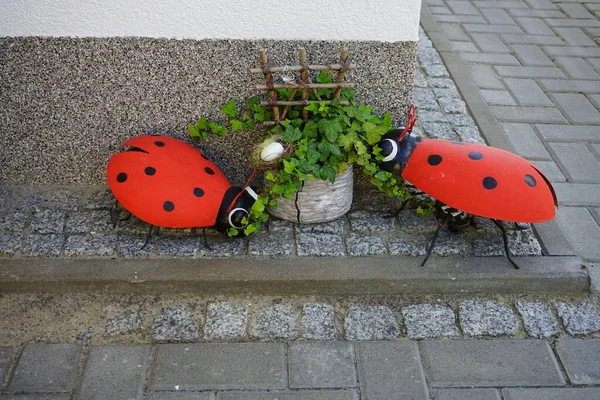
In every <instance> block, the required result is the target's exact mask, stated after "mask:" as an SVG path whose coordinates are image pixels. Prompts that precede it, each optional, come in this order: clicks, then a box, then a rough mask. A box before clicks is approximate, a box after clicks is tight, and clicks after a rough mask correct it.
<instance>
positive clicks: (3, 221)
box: [0, 211, 27, 232]
mask: <svg viewBox="0 0 600 400" xmlns="http://www.w3.org/2000/svg"><path fill="white" fill-rule="evenodd" d="M26 223H27V215H26V214H24V213H23V212H20V211H14V212H8V213H6V214H4V215H0V231H12V232H20V231H22V230H24V229H25V225H26Z"/></svg>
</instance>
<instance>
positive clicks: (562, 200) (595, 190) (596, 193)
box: [553, 183, 600, 229]
mask: <svg viewBox="0 0 600 400" xmlns="http://www.w3.org/2000/svg"><path fill="white" fill-rule="evenodd" d="M553 186H554V190H555V191H556V196H557V197H558V204H559V205H565V206H592V207H600V185H599V184H592V183H554V184H553ZM559 210H560V208H559ZM563 229H564V228H563Z"/></svg>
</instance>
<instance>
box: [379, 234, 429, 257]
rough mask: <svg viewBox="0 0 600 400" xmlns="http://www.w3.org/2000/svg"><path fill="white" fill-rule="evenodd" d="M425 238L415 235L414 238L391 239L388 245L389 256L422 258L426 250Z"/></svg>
mask: <svg viewBox="0 0 600 400" xmlns="http://www.w3.org/2000/svg"><path fill="white" fill-rule="evenodd" d="M426 245H427V238H426V237H425V236H424V235H415V237H410V236H409V237H406V238H392V239H390V241H389V243H388V247H389V249H390V254H391V255H392V256H412V257H417V256H424V255H425V254H426V252H427V250H426Z"/></svg>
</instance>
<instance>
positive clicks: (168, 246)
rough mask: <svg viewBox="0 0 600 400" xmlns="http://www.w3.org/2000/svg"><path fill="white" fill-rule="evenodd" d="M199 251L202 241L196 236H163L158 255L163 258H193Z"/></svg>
mask: <svg viewBox="0 0 600 400" xmlns="http://www.w3.org/2000/svg"><path fill="white" fill-rule="evenodd" d="M203 245H204V244H203ZM199 249H200V240H199V238H198V237H196V236H161V237H160V240H159V243H158V254H159V255H162V256H173V257H184V256H187V257H192V256H195V255H197V254H198V250H199Z"/></svg>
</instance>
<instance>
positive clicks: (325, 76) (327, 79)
mask: <svg viewBox="0 0 600 400" xmlns="http://www.w3.org/2000/svg"><path fill="white" fill-rule="evenodd" d="M317 82H318V83H331V82H333V79H332V78H331V74H330V73H329V72H328V71H327V70H322V71H321V72H320V73H319V75H317Z"/></svg>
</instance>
